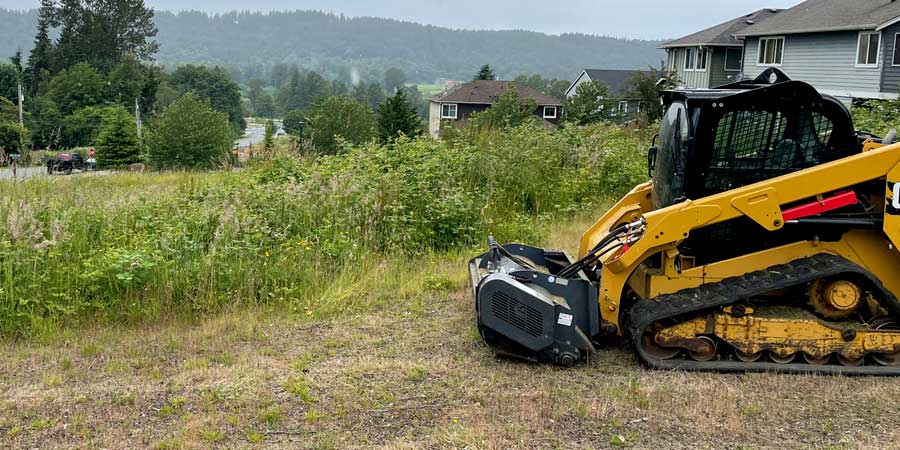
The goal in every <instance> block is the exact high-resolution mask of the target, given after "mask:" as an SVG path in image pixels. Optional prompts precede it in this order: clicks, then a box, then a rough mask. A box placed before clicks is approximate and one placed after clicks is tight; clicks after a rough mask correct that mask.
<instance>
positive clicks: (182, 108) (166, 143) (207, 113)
mask: <svg viewBox="0 0 900 450" xmlns="http://www.w3.org/2000/svg"><path fill="white" fill-rule="evenodd" d="M234 137H235V136H234V131H233V129H232V127H231V126H229V123H228V114H227V113H224V112H218V111H214V110H213V109H212V108H211V107H210V105H209V102H207V101H206V100H203V99H201V98H200V97H199V96H197V94H194V93H193V92H189V93H187V94H185V95H184V96H182V97H181V98H180V99H178V100H176V101H175V102H174V103H172V104H171V105H170V106H169V108H168V109H167V110H166V112H165V113H163V115H162V117H160V119H159V122H158V124H157V126H156V127H154V129H153V130H152V131H151V133H150V136H149V140H148V143H149V146H150V155H149V156H150V163H151V164H152V165H153V166H154V167H158V168H167V169H210V168H213V167H215V166H216V165H217V164H219V163H220V162H222V160H223V159H224V158H225V157H227V156H228V152H229V150H230V149H231V143H232V141H233V139H234Z"/></svg>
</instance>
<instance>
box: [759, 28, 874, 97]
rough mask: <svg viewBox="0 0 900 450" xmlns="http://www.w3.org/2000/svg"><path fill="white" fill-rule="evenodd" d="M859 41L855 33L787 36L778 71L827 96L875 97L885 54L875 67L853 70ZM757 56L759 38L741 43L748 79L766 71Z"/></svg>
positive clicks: (857, 34) (855, 68)
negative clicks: (807, 84) (806, 83)
mask: <svg viewBox="0 0 900 450" xmlns="http://www.w3.org/2000/svg"><path fill="white" fill-rule="evenodd" d="M858 39H859V33H858V32H856V31H850V32H832V33H817V34H796V35H788V36H786V37H785V40H784V55H783V58H782V64H781V66H780V69H781V70H783V71H784V73H786V74H787V76H789V77H791V78H792V79H794V80H802V81H806V82H808V83H810V84H812V85H813V86H815V87H816V89H818V90H819V91H822V92H824V93H827V94H831V95H834V96H838V97H845V98H854V97H867V96H871V97H877V96H878V94H879V93H880V91H881V68H882V67H883V65H884V53H885V52H881V57H880V60H879V66H878V67H871V68H870V67H865V68H863V67H856V50H857V48H856V47H857V44H858ZM758 55H759V38H756V37H748V38H747V39H746V40H745V42H744V73H745V75H746V76H747V77H748V78H751V79H752V78H756V76H758V75H759V74H760V73H762V72H763V71H764V70H765V69H766V68H767V66H761V65H759V64H758Z"/></svg>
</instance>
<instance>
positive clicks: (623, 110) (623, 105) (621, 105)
mask: <svg viewBox="0 0 900 450" xmlns="http://www.w3.org/2000/svg"><path fill="white" fill-rule="evenodd" d="M619 112H621V113H627V112H628V102H627V101H622V102H619Z"/></svg>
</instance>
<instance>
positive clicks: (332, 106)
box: [309, 97, 375, 154]
mask: <svg viewBox="0 0 900 450" xmlns="http://www.w3.org/2000/svg"><path fill="white" fill-rule="evenodd" d="M309 127H310V136H311V138H312V142H313V145H314V146H315V147H316V149H317V150H318V151H319V152H320V153H325V154H334V153H337V151H338V150H339V148H340V146H339V145H338V142H340V140H341V139H342V140H343V141H345V142H347V143H349V144H351V145H361V144H363V143H366V142H368V141H370V140H372V139H373V138H374V137H375V114H373V113H372V110H370V109H369V108H368V107H367V106H365V105H363V104H362V103H359V102H357V101H356V100H353V99H352V98H349V97H330V98H328V99H327V100H325V101H323V102H320V103H318V104H317V105H316V106H315V107H314V108H313V110H312V112H311V113H310V115H309ZM338 137H340V139H338Z"/></svg>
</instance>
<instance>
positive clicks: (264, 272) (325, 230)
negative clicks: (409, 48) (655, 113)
mask: <svg viewBox="0 0 900 450" xmlns="http://www.w3.org/2000/svg"><path fill="white" fill-rule="evenodd" d="M644 144H645V142H643V137H642V136H641V135H639V134H633V133H630V132H627V131H623V130H621V129H617V128H611V127H606V126H600V125H597V126H592V127H571V128H569V129H566V130H563V131H559V132H556V133H551V132H548V131H546V130H544V129H542V128H540V127H537V126H520V127H516V128H512V129H509V130H508V131H505V132H502V133H499V132H482V133H477V134H475V133H472V134H465V135H461V136H459V138H458V139H456V140H453V141H435V140H433V139H430V138H427V137H422V138H415V139H411V138H399V139H397V140H395V141H393V142H392V143H391V144H390V145H378V144H376V143H374V142H369V143H367V144H365V145H362V146H357V147H353V148H349V149H348V151H347V152H345V153H341V154H337V155H330V156H285V155H281V156H277V157H275V158H274V159H271V160H264V161H259V162H256V163H254V164H253V165H252V166H251V167H249V168H248V169H247V170H244V171H241V172H228V173H219V174H180V173H173V174H153V175H132V174H120V175H111V176H107V177H88V178H80V179H76V180H71V183H69V182H67V183H65V184H61V183H56V182H52V181H51V180H46V179H35V180H32V181H30V182H28V183H10V182H3V181H0V188H2V189H3V190H4V193H5V194H6V195H4V197H3V198H2V199H0V224H5V225H6V226H5V227H0V334H5V335H15V334H28V333H30V332H32V331H33V330H34V329H35V327H38V326H39V325H41V324H45V325H46V323H48V322H49V323H57V322H59V323H71V322H77V321H79V320H81V319H84V318H87V319H89V320H110V321H116V322H121V321H140V320H147V319H154V318H156V317H158V316H160V315H161V314H164V313H166V312H169V313H179V314H182V313H194V314H196V313H211V312H216V311H220V310H222V309H224V308H233V307H235V306H241V305H253V306H256V305H262V306H266V305H281V306H286V307H288V308H291V309H293V310H295V311H301V312H303V313H304V314H328V313H336V312H338V311H344V310H347V309H349V308H353V307H355V306H359V305H360V304H361V303H360V301H359V300H356V298H357V297H358V296H356V295H354V296H352V298H347V297H346V296H341V295H335V292H343V291H344V289H345V285H343V286H344V287H341V288H336V287H337V286H341V285H340V284H339V283H347V282H348V281H347V280H348V279H350V280H354V279H355V278H353V277H359V276H360V275H359V274H361V273H366V270H373V269H371V267H372V266H378V265H380V264H382V262H383V261H385V260H388V261H392V260H403V261H409V260H412V261H415V260H416V258H415V256H416V255H423V254H424V255H427V254H430V253H433V252H443V251H451V252H455V251H458V250H463V251H464V252H466V253H469V252H471V253H474V252H475V251H477V250H476V249H481V248H483V245H484V239H485V237H486V236H487V235H489V234H493V235H495V236H497V238H498V239H500V240H503V241H525V242H534V241H536V240H537V239H539V238H540V235H539V230H541V229H543V227H541V226H540V224H542V223H548V222H552V223H558V222H561V221H565V220H566V218H567V217H569V216H570V215H571V214H573V213H575V212H578V211H593V210H596V209H597V208H599V207H601V206H606V205H607V204H608V201H609V199H612V198H617V197H620V196H621V195H622V194H623V193H625V192H626V191H627V190H629V189H630V188H631V187H633V185H635V184H637V183H639V182H642V181H644V180H645V178H646V175H645V173H646V172H645V170H646V168H645V157H644V154H643V152H642V149H643V148H644ZM4 183H5V184H4ZM72 205H78V208H77V210H76V209H74V208H72ZM392 258H393V259H392ZM410 264H413V263H410ZM460 270H464V269H460Z"/></svg>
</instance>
